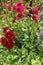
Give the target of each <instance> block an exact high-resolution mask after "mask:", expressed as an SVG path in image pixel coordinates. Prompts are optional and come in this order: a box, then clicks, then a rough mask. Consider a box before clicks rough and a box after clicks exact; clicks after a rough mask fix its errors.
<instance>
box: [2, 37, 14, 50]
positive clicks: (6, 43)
mask: <svg viewBox="0 0 43 65" xmlns="http://www.w3.org/2000/svg"><path fill="white" fill-rule="evenodd" d="M1 42H2V45H3V46H5V47H6V48H7V49H9V50H10V49H12V48H13V47H14V43H13V42H12V41H8V40H7V39H6V38H5V37H2V39H1Z"/></svg>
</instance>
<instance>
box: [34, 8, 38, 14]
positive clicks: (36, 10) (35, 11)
mask: <svg viewBox="0 0 43 65" xmlns="http://www.w3.org/2000/svg"><path fill="white" fill-rule="evenodd" d="M33 12H34V14H36V15H38V12H39V9H38V7H35V8H33Z"/></svg>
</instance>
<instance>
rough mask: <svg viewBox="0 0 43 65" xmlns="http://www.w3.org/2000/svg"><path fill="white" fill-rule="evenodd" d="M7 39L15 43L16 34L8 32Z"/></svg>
mask: <svg viewBox="0 0 43 65" xmlns="http://www.w3.org/2000/svg"><path fill="white" fill-rule="evenodd" d="M5 37H6V39H8V40H10V41H15V33H14V32H12V31H8V32H6V33H5Z"/></svg>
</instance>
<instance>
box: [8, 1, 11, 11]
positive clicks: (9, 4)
mask: <svg viewBox="0 0 43 65" xmlns="http://www.w3.org/2000/svg"><path fill="white" fill-rule="evenodd" d="M7 6H8V10H9V11H11V8H12V6H11V2H10V1H8V4H7Z"/></svg>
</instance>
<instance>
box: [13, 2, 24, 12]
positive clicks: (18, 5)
mask: <svg viewBox="0 0 43 65" xmlns="http://www.w3.org/2000/svg"><path fill="white" fill-rule="evenodd" d="M24 8H25V7H24V5H23V4H22V3H21V2H17V3H16V4H15V5H14V7H13V9H14V11H16V12H18V13H22V12H23V11H24Z"/></svg>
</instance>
